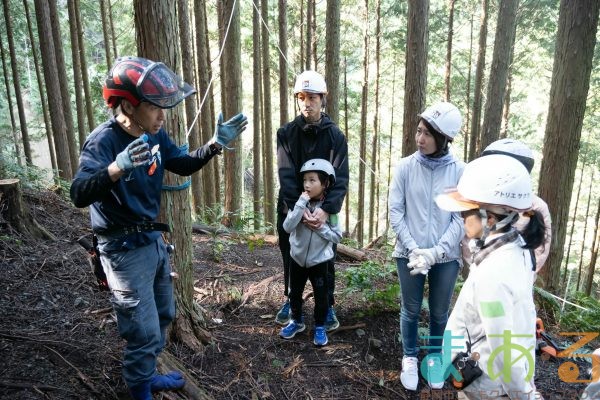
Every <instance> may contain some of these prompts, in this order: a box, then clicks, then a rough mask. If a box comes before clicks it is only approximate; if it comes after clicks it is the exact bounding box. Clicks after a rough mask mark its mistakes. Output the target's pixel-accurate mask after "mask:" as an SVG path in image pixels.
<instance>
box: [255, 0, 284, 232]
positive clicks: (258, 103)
mask: <svg viewBox="0 0 600 400" xmlns="http://www.w3.org/2000/svg"><path fill="white" fill-rule="evenodd" d="M266 1H267V0H263V2H266ZM257 3H259V2H258V0H257ZM282 3H283V5H282ZM259 4H260V3H259ZM282 7H283V8H285V0H280V2H279V8H280V11H281V8H282ZM283 14H284V18H285V12H284V13H283ZM279 17H280V18H281V13H280V14H279ZM280 24H281V19H280ZM284 28H285V27H284ZM260 31H261V23H260V14H259V10H257V9H256V8H254V7H252V92H253V93H254V96H253V97H254V102H253V108H252V118H253V120H254V126H253V132H252V133H253V138H254V141H253V143H252V176H253V177H254V179H253V182H252V210H253V212H254V218H253V220H254V231H258V230H259V229H260V225H261V220H260V204H261V197H260V192H261V190H260V189H261V184H262V180H261V177H262V175H261V162H262V157H261V153H262V152H261V144H262V141H261V126H262V125H264V124H262V123H261V118H260V115H261V110H262V98H263V96H262V81H261V68H262V66H261V42H260ZM281 31H282V27H281V26H280V27H279V41H280V43H281V41H282V37H283V41H284V42H286V44H287V40H286V39H285V32H284V33H283V34H282V32H281ZM267 41H268V38H267ZM281 59H282V56H281V55H280V56H279V68H280V69H281V67H282V62H281ZM265 62H269V61H268V60H265ZM286 65H287V64H286V63H285V60H284V61H283V67H284V68H285V71H287V66H286ZM279 74H280V80H279V86H280V87H279V89H280V90H279V95H280V102H279V103H280V104H287V99H286V98H281V93H282V90H281V89H282V84H283V85H286V87H285V88H284V90H283V92H285V93H287V79H285V78H281V74H282V71H281V70H280V71H279ZM286 74H287V72H286ZM286 112H287V110H286ZM280 116H281V115H280ZM265 139H267V140H269V138H267V137H265ZM263 215H264V214H263Z"/></svg>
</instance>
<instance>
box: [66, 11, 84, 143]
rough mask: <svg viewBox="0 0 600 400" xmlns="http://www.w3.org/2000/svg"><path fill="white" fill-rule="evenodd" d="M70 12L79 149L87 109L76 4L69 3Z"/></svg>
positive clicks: (82, 137)
mask: <svg viewBox="0 0 600 400" xmlns="http://www.w3.org/2000/svg"><path fill="white" fill-rule="evenodd" d="M67 8H68V10H69V33H70V35H71V58H72V60H73V84H74V86H75V112H76V114H77V133H78V134H79V135H78V138H79V149H80V150H81V149H82V148H83V144H84V143H85V138H86V137H87V128H86V125H85V108H84V107H83V87H82V78H81V59H80V58H79V35H78V32H77V17H76V16H75V12H76V11H75V2H74V1H73V0H68V1H67Z"/></svg>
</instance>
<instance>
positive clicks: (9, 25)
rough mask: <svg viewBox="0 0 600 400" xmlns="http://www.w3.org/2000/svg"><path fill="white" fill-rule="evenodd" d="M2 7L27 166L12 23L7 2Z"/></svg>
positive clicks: (26, 138) (28, 155)
mask: <svg viewBox="0 0 600 400" xmlns="http://www.w3.org/2000/svg"><path fill="white" fill-rule="evenodd" d="M2 5H3V7H4V22H5V26H6V37H7V39H8V51H9V55H10V66H11V69H12V78H13V79H12V81H13V86H14V88H15V101H16V102H17V111H18V113H19V125H20V127H21V138H22V139H23V152H24V153H25V161H26V162H27V164H31V163H32V158H31V144H30V142H29V130H28V129H27V119H26V118H25V107H24V106H23V97H22V96H21V79H20V78H19V68H17V54H16V52H15V41H14V38H13V28H12V21H11V18H10V15H9V9H8V0H2Z"/></svg>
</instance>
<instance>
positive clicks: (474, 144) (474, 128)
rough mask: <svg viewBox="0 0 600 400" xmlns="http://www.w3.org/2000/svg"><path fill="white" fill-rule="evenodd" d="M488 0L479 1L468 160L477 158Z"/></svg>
mask: <svg viewBox="0 0 600 400" xmlns="http://www.w3.org/2000/svg"><path fill="white" fill-rule="evenodd" d="M488 7H489V0H482V1H481V25H480V27H479V53H478V55H477V66H476V67H475V87H474V93H473V116H472V118H471V135H470V136H471V137H470V138H469V161H471V160H473V159H475V158H477V153H478V152H479V140H480V137H479V136H480V134H479V132H480V130H481V125H480V124H479V122H480V120H481V94H482V92H483V75H484V74H485V71H484V70H485V49H486V43H487V23H488Z"/></svg>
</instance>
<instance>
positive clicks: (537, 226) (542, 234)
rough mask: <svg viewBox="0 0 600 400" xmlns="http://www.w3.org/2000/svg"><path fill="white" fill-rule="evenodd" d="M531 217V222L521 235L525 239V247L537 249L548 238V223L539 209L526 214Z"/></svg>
mask: <svg viewBox="0 0 600 400" xmlns="http://www.w3.org/2000/svg"><path fill="white" fill-rule="evenodd" d="M526 215H527V216H528V217H529V223H528V224H527V225H526V226H525V228H523V230H522V231H521V236H522V237H523V239H524V240H525V246H523V248H524V249H536V248H538V247H539V246H540V245H541V244H542V243H544V240H545V239H546V224H545V223H544V217H543V216H542V214H540V212H539V211H531V212H529V213H527V214H526Z"/></svg>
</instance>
